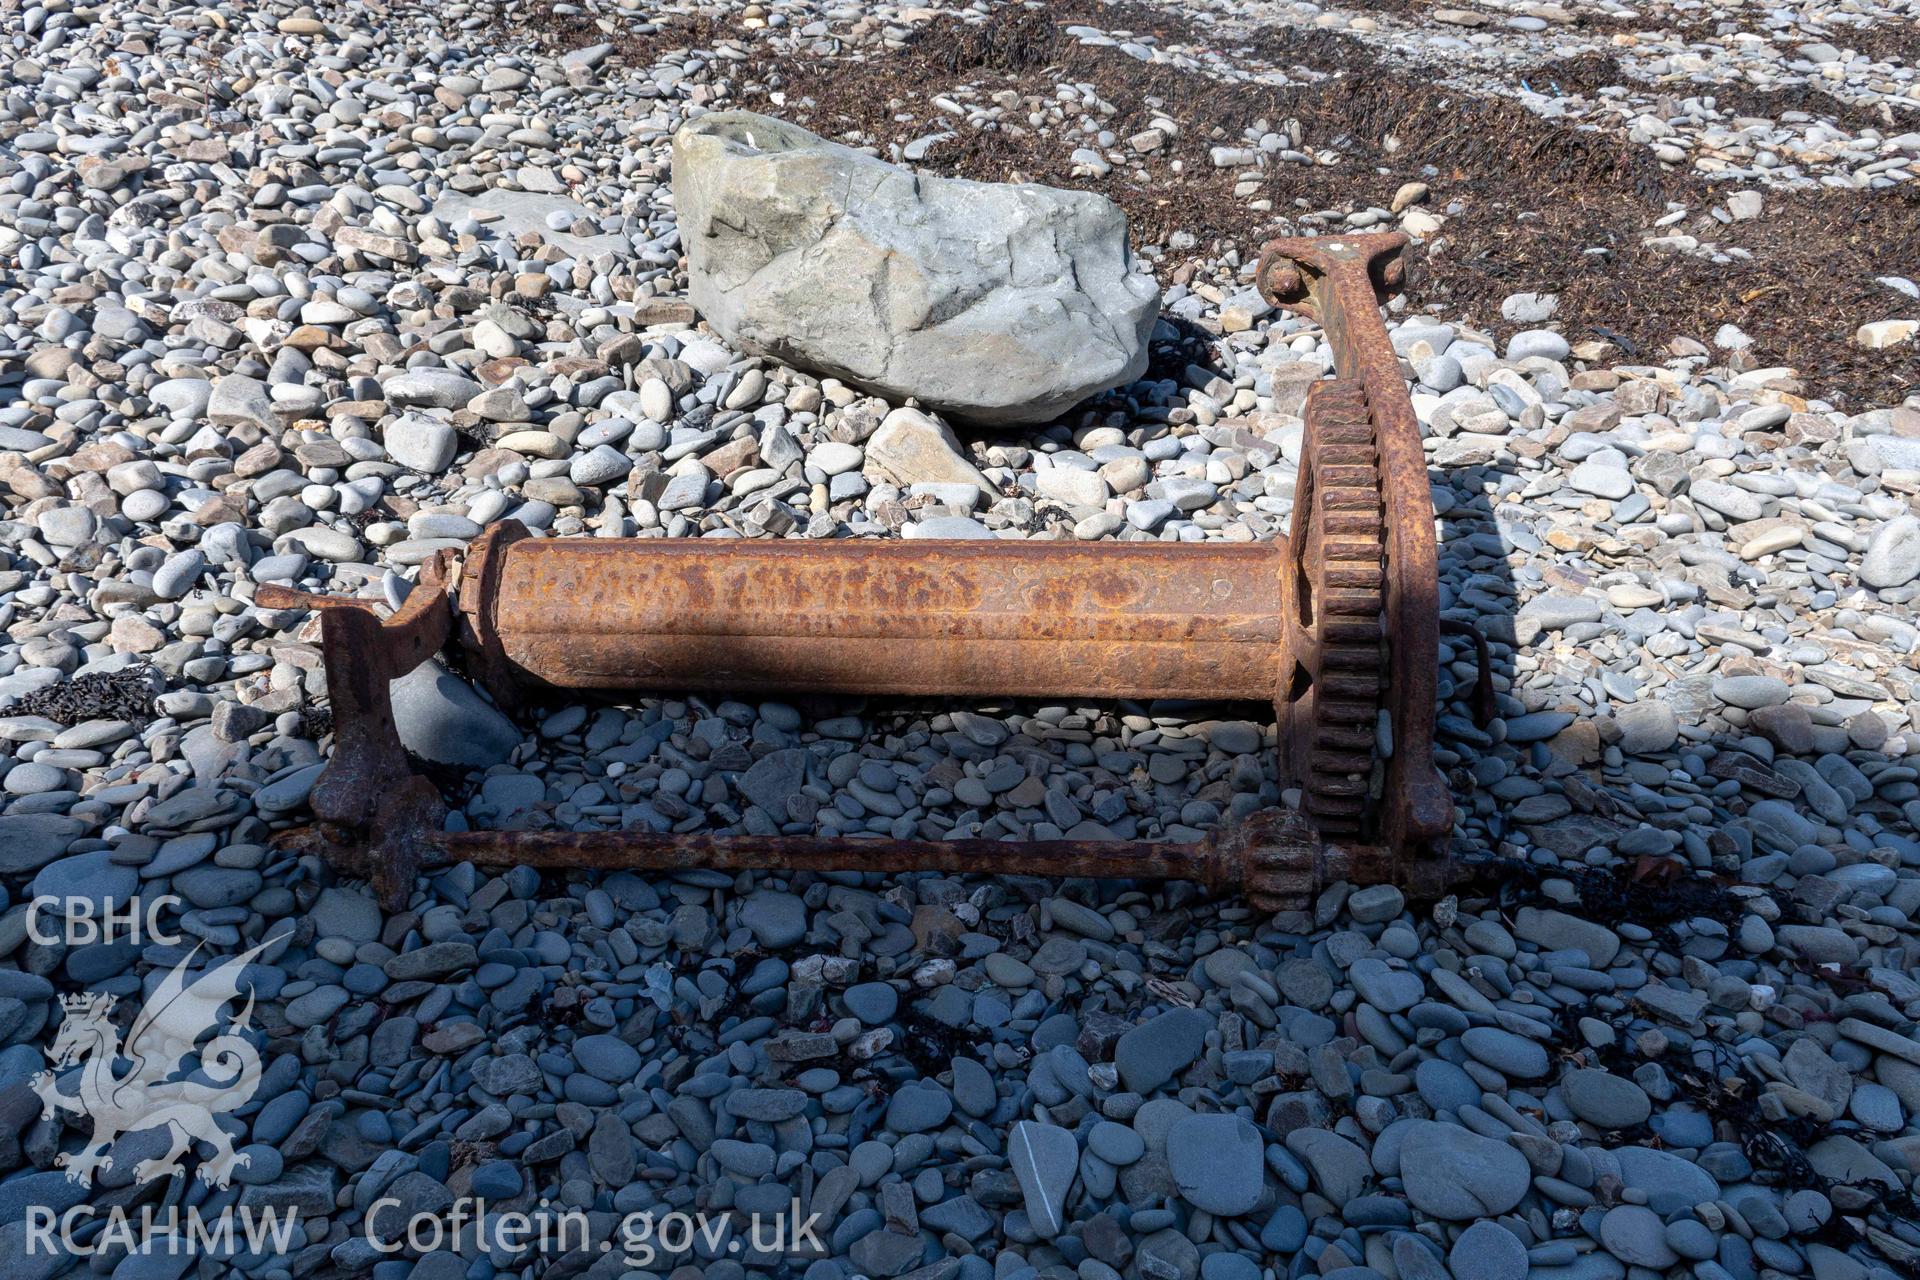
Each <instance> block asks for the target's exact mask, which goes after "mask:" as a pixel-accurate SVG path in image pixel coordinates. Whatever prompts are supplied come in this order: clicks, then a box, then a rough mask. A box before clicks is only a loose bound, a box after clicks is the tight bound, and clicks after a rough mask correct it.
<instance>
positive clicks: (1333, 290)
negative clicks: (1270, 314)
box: [1255, 232, 1484, 856]
mask: <svg viewBox="0 0 1920 1280" xmlns="http://www.w3.org/2000/svg"><path fill="white" fill-rule="evenodd" d="M1406 247H1407V237H1406V236H1405V235H1404V234H1402V233H1400V232H1390V233H1386V234H1376V235H1361V236H1318V237H1296V238H1289V239H1278V240H1271V241H1268V242H1267V244H1265V245H1264V246H1262V248H1261V252H1260V263H1259V267H1258V269H1257V274H1256V276H1255V279H1256V281H1257V283H1258V286H1259V289H1260V292H1261V294H1262V296H1264V297H1265V298H1266V299H1267V300H1268V301H1269V302H1271V303H1273V304H1274V305H1276V306H1283V307H1288V308H1291V309H1293V310H1296V311H1301V312H1304V313H1305V314H1308V315H1311V316H1314V317H1315V318H1317V319H1318V320H1319V321H1320V324H1321V326H1322V327H1323V328H1324V329H1325V330H1326V334H1327V342H1328V345H1330V346H1331V347H1332V348H1333V356H1334V375H1335V377H1336V378H1337V379H1339V380H1341V381H1343V382H1349V383H1354V384H1357V385H1358V387H1359V388H1360V390H1361V392H1362V394H1363V397H1364V399H1365V402H1366V411H1367V414H1368V416H1369V417H1370V419H1371V421H1372V424H1373V439H1374V444H1375V449H1376V452H1377V461H1376V467H1377V470H1378V481H1379V486H1380V501H1381V509H1382V528H1383V535H1384V536H1383V544H1384V545H1383V552H1384V554H1383V562H1382V572H1381V607H1382V625H1383V628H1384V632H1385V635H1386V636H1387V637H1388V640H1389V644H1388V654H1387V662H1386V666H1385V670H1384V672H1383V675H1384V679H1383V680H1382V681H1381V691H1382V697H1383V701H1384V706H1385V709H1386V710H1387V713H1388V719H1389V723H1390V728H1391V736H1392V741H1393V748H1394V750H1393V755H1392V757H1391V758H1390V759H1389V760H1388V761H1387V762H1386V770H1385V772H1386V777H1385V780H1384V785H1383V786H1382V787H1381V788H1380V792H1379V815H1378V839H1379V840H1380V841H1381V842H1382V843H1384V844H1385V845H1386V846H1388V847H1389V848H1392V849H1398V850H1419V849H1422V848H1425V847H1427V846H1430V845H1431V844H1432V843H1433V842H1435V841H1438V840H1441V839H1443V838H1444V837H1445V836H1446V835H1447V833H1448V832H1449V831H1450V830H1451V829H1452V826H1453V801H1452V798H1451V797H1450V796H1449V795H1448V793H1447V786H1446V782H1445V780H1444V779H1443V778H1442V777H1441V776H1440V771H1439V769H1438V768H1437V767H1436V766H1435V764H1434V761H1433V720H1434V704H1435V699H1436V697H1437V695H1438V690H1439V652H1440V584H1439V552H1438V548H1437V546H1436V544H1435V539H1434V529H1433V494H1432V490H1431V488H1430V487H1429V482H1428V479H1427V459H1426V453H1425V451H1424V450H1423V449H1422V447H1421V443H1420V424H1419V422H1418V420H1417V419H1415V417H1414V414H1413V403H1412V401H1410V400H1409V399H1408V398H1407V390H1406V384H1405V383H1404V382H1403V381H1402V380H1401V377H1400V360H1399V356H1398V355H1396V354H1395V352H1394V350H1393V342H1392V339H1391V338H1389V336H1388V334H1387V327H1386V325H1385V324H1384V323H1383V322H1382V321H1381V319H1380V307H1379V304H1380V302H1381V301H1382V300H1383V299H1384V298H1386V297H1388V296H1389V295H1391V294H1393V293H1396V292H1398V291H1399V290H1400V288H1401V287H1402V286H1403V285H1404V284H1405V281H1406V269H1405V263H1404V254H1405V251H1406ZM1312 426H1313V424H1312V423H1309V424H1308V429H1309V433H1310V434H1311V431H1312ZM1299 518H1300V509H1299V507H1298V505H1297V504H1296V507H1295V519H1296V521H1297V520H1298V519H1299ZM1295 527H1296V529H1297V528H1298V525H1297V524H1296V526H1295ZM1296 540H1297V535H1296ZM1483 684H1484V681H1483ZM1416 856H1417V855H1416Z"/></svg>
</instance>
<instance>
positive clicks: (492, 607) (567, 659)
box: [460, 522, 1287, 702]
mask: <svg viewBox="0 0 1920 1280" xmlns="http://www.w3.org/2000/svg"><path fill="white" fill-rule="evenodd" d="M1286 563H1287V551H1286V544H1285V543H1284V542H1277V543H1259V544H1255V543H1247V544H1205V545H1198V544H1185V545H1183V544H1164V543H1123V544H1121V545H1118V546H1115V545H1112V544H1104V545H1101V546H1099V547H1097V548H1096V547H1091V546H1084V545H1080V544H1076V543H1058V542H1046V543H1031V542H985V541H980V542H940V541H919V540H914V541H898V542H896V541H872V542H833V543H821V542H775V541H715V540H709V539H698V540H693V539H684V540H683V539H644V538H643V539H630V540H603V539H590V538H567V539H536V538H532V537H529V536H527V535H526V533H525V531H524V530H522V529H520V528H519V527H518V526H517V525H514V524H512V523H510V522H509V523H506V524H503V525H500V526H496V527H495V528H493V529H490V530H489V531H488V533H487V534H486V535H485V536H484V537H483V538H482V539H481V540H480V541H479V542H478V543H476V544H475V547H474V551H473V553H472V554H470V555H469V557H468V560H467V563H466V566H465V568H464V569H463V572H462V581H461V586H460V608H461V613H462V615H463V621H464V625H463V627H462V632H463V636H464V638H465V640H466V643H467V644H468V645H469V646H470V647H471V648H474V649H476V650H477V651H478V652H477V656H478V658H479V662H480V667H481V670H482V672H483V673H486V674H488V675H491V676H498V677H502V678H507V679H527V678H532V679H534V680H537V681H542V682H544V683H546V684H548V685H552V686H556V687H559V688H569V689H582V688H640V689H657V690H689V691H691V690H725V691H728V692H732V693H794V692H820V693H839V694H912V695H917V694H943V695H949V696H954V695H958V696H988V697H992V696H1020V697H1063V696H1064V697H1076V696H1077V697H1109V698H1110V697H1128V698H1206V699H1248V700H1257V701H1261V702H1268V701H1271V700H1272V699H1273V697H1274V693H1275V688H1276V685H1277V684H1278V682H1279V679H1280V675H1281V671H1282V668H1283V661H1282V659H1283V657H1284V655H1283V653H1282V645H1283V640H1282V633H1283V627H1282V619H1281V607H1282V577H1283V573H1284V567H1285V565H1286Z"/></svg>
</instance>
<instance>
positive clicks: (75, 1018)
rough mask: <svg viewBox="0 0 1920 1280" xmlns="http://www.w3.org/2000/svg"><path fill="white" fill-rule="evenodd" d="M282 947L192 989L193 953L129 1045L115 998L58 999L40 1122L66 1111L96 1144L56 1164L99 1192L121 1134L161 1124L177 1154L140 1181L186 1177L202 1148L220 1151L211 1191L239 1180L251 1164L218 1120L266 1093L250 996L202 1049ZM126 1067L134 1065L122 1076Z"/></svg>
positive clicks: (163, 985)
mask: <svg viewBox="0 0 1920 1280" xmlns="http://www.w3.org/2000/svg"><path fill="white" fill-rule="evenodd" d="M277 941H279V939H278V938H270V939H268V940H267V941H266V942H262V943H261V944H260V945H259V946H257V947H254V948H253V949H252V950H250V951H246V952H243V953H242V954H240V955H237V956H233V957H231V958H230V959H228V960H226V961H225V962H224V963H222V964H220V965H218V966H217V967H215V968H213V969H211V970H209V971H208V972H207V973H206V974H205V975H203V976H202V977H201V978H199V980H197V981H195V982H194V983H193V984H192V985H188V983H187V980H186V971H187V966H188V965H190V964H192V963H193V958H194V956H195V955H197V954H198V953H199V951H200V947H199V946H198V945H197V944H196V945H195V947H194V949H193V950H192V951H191V952H188V953H187V957H186V959H184V960H182V961H181V962H180V963H179V964H178V965H176V966H175V967H174V969H173V970H172V971H171V972H170V973H168V974H167V976H166V977H165V978H164V979H162V980H161V982H160V985H159V986H158V987H157V988H156V989H155V990H154V993H153V995H152V996H150V997H149V998H148V999H147V1002H146V1004H145V1005H143V1006H142V1007H141V1009H140V1012H139V1014H138V1015H137V1016H136V1017H135V1018H134V1020H133V1025H132V1026H131V1027H130V1028H128V1030H127V1038H126V1042H125V1044H124V1045H123V1044H122V1043H121V1040H120V1033H119V1032H118V1031H117V1030H116V1029H115V1027H114V1025H113V1022H112V1017H113V1009H114V1005H115V1003H116V998H115V997H113V996H110V995H100V994H95V993H80V994H75V995H68V996H62V997H61V999H60V1006H61V1008H62V1009H63V1010H64V1011H65V1017H64V1018H63V1019H62V1021H61V1023H60V1032H59V1034H58V1035H57V1036H55V1037H54V1042H53V1047H52V1048H51V1049H49V1050H47V1057H48V1060H49V1062H50V1064H51V1069H50V1070H47V1071H42V1072H39V1073H38V1074H37V1075H35V1076H34V1078H33V1091H34V1092H35V1093H37V1094H39V1095H40V1101H41V1103H42V1104H43V1110H42V1111H41V1113H40V1116H41V1118H42V1119H43V1120H51V1119H53V1118H54V1117H55V1116H57V1115H58V1114H59V1113H60V1112H62V1111H68V1112H72V1113H73V1114H75V1115H77V1116H84V1117H86V1118H87V1119H90V1120H92V1121H93V1135H92V1136H91V1137H90V1138H88V1139H87V1141H86V1143H85V1145H83V1146H82V1147H81V1148H80V1150H79V1151H76V1152H62V1153H60V1154H59V1155H58V1156H56V1157H55V1158H54V1163H55V1164H56V1165H60V1166H62V1167H64V1168H65V1169H66V1171H67V1177H68V1178H69V1179H70V1180H72V1181H74V1182H77V1183H79V1184H80V1185H81V1186H83V1187H88V1186H92V1185H93V1177H94V1173H95V1172H96V1171H105V1170H109V1169H111V1168H112V1167H113V1157H112V1156H111V1155H110V1154H108V1153H109V1151H110V1150H111V1148H112V1146H113V1144H114V1142H115V1140H116V1139H118V1138H119V1137H120V1135H121V1134H123V1133H138V1132H141V1131H142V1130H146V1129H153V1128H157V1127H159V1126H161V1125H166V1126H167V1127H168V1129H169V1130H170V1134H171V1146H170V1147H169V1149H168V1151H167V1154H166V1155H165V1156H163V1157H161V1158H160V1159H158V1160H142V1161H141V1162H140V1163H138V1164H136V1165H135V1166H134V1167H133V1176H134V1177H135V1178H136V1179H137V1180H138V1181H140V1182H147V1181H150V1180H151V1179H154V1178H162V1177H170V1176H172V1175H175V1174H178V1173H181V1172H183V1170H182V1168H181V1164H180V1157H181V1156H183V1155H185V1154H186V1153H187V1149H188V1148H189V1147H190V1146H192V1144H193V1142H194V1140H195V1139H198V1140H199V1141H201V1142H203V1143H205V1144H206V1145H207V1146H209V1147H212V1148H213V1151H214V1154H213V1157H212V1158H211V1159H209V1160H206V1161H203V1162H202V1163H201V1165H200V1178H201V1181H203V1182H206V1183H209V1184H211V1185H212V1186H216V1187H224V1186H226V1185H227V1184H228V1183H229V1182H230V1181H231V1180H232V1178H233V1171H234V1170H235V1169H237V1168H241V1167H243V1166H245V1165H246V1164H247V1163H248V1162H249V1157H248V1156H246V1155H244V1154H242V1153H240V1152H236V1151H235V1150H234V1149H233V1139H232V1138H231V1137H229V1136H228V1135H227V1133H226V1131H225V1130H223V1129H221V1127H220V1126H219V1124H218V1123H216V1122H215V1120H214V1117H215V1116H216V1115H218V1114H224V1113H226V1112H229V1111H233V1110H235V1109H236V1108H238V1107H242V1106H245V1105H246V1103H247V1101H248V1099H250V1098H252V1097H253V1094H254V1090H256V1089H258V1088H259V1087H260V1053H259V1051H258V1050H257V1049H255V1048H254V1047H253V1045H252V1044H250V1043H249V1042H248V1041H247V1040H246V1039H245V1035H244V1033H245V1032H246V1031H247V1029H248V1026H247V1019H248V1018H249V1017H250V1016H251V1015H252V1013H253V994H252V992H251V991H249V992H248V993H247V1002H246V1005H245V1006H244V1007H243V1008H242V1009H241V1010H240V1013H239V1015H238V1016H237V1017H235V1018H234V1020H233V1025H232V1026H231V1027H230V1028H228V1030H227V1031H226V1032H225V1033H223V1034H221V1035H217V1036H214V1037H213V1038H212V1039H211V1040H208V1041H207V1043H206V1044H205V1045H204V1046H201V1047H198V1048H196V1045H198V1043H199V1041H200V1038H201V1037H202V1036H204V1035H206V1034H207V1033H208V1032H210V1031H212V1030H214V1028H215V1027H216V1026H217V1025H218V1024H219V1022H220V1011H221V1009H222V1008H224V1007H225V1006H226V1004H227V1002H228V1001H230V1000H233V999H235V998H237V997H238V996H239V994H240V975H241V972H242V970H244V969H245V968H246V966H247V965H248V964H250V963H251V962H252V961H253V958H254V957H255V956H257V955H259V954H260V953H261V952H262V951H264V950H266V949H267V947H268V946H270V945H272V944H273V943H274V942H277ZM83 1059H84V1061H85V1066H83V1067H80V1069H79V1070H80V1089H79V1092H78V1093H75V1094H66V1093H62V1092H61V1091H60V1081H61V1078H62V1077H63V1076H65V1077H69V1078H70V1077H71V1075H72V1071H71V1068H73V1067H75V1066H76V1065H77V1064H79V1063H80V1062H81V1061H82V1060H83ZM190 1060H191V1061H190ZM121 1062H125V1063H128V1064H130V1066H129V1067H128V1069H127V1070H126V1071H125V1072H124V1073H121V1074H116V1073H115V1070H114V1068H115V1066H116V1065H117V1064H119V1063H121ZM196 1062H197V1065H195V1063H196Z"/></svg>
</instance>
